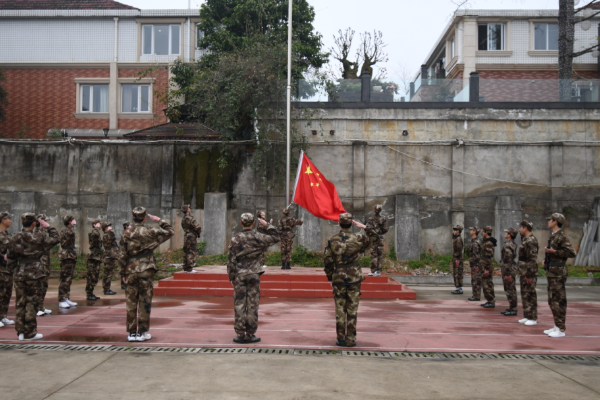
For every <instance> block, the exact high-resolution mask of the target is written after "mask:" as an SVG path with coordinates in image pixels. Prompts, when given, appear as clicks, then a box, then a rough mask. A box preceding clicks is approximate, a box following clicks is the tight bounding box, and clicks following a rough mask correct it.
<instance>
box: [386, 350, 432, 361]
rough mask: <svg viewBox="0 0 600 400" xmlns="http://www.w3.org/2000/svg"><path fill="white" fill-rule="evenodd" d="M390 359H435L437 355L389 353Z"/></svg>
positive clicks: (407, 352)
mask: <svg viewBox="0 0 600 400" xmlns="http://www.w3.org/2000/svg"><path fill="white" fill-rule="evenodd" d="M390 355H391V356H392V358H397V359H400V360H411V359H414V360H416V359H422V358H437V356H438V355H437V353H413V352H411V351H392V352H390Z"/></svg>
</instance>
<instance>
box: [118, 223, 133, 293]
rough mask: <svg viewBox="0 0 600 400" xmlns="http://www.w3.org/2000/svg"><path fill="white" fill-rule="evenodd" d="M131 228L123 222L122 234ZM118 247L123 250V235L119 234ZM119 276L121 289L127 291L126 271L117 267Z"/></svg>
mask: <svg viewBox="0 0 600 400" xmlns="http://www.w3.org/2000/svg"><path fill="white" fill-rule="evenodd" d="M130 227H131V224H130V223H129V221H125V222H123V233H125V231H127V230H128V229H129V228H130ZM119 247H120V248H121V249H122V248H123V235H122V234H121V239H119ZM119 275H121V289H123V290H127V276H126V269H125V268H124V267H119Z"/></svg>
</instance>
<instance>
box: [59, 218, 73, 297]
mask: <svg viewBox="0 0 600 400" xmlns="http://www.w3.org/2000/svg"><path fill="white" fill-rule="evenodd" d="M63 225H64V226H65V227H64V228H62V229H61V231H60V248H61V250H60V283H59V284H58V307H59V308H71V307H76V306H77V303H75V302H74V301H71V283H73V274H74V273H75V264H76V263H77V252H76V251H75V225H77V221H75V218H73V216H72V215H67V216H65V217H64V218H63Z"/></svg>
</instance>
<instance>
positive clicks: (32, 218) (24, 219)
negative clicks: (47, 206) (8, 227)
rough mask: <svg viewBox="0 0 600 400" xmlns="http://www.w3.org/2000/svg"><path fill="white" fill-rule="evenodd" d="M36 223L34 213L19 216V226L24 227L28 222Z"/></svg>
mask: <svg viewBox="0 0 600 400" xmlns="http://www.w3.org/2000/svg"><path fill="white" fill-rule="evenodd" d="M34 221H37V217H36V216H35V214H34V213H25V214H23V215H21V224H23V225H25V224H26V223H29V222H34Z"/></svg>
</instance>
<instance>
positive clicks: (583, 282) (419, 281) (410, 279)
mask: <svg viewBox="0 0 600 400" xmlns="http://www.w3.org/2000/svg"><path fill="white" fill-rule="evenodd" d="M389 277H390V278H392V279H395V280H397V281H398V282H400V283H403V284H405V285H427V286H432V285H433V286H454V278H452V276H450V275H446V276H429V275H425V276H423V275H421V276H419V275H389ZM537 283H538V285H547V284H548V279H546V278H538V281H537ZM517 284H519V277H517ZM463 285H464V287H469V286H471V277H469V276H465V278H464V279H463ZM494 285H502V278H500V277H498V276H495V277H494ZM592 285H600V278H569V279H567V286H592Z"/></svg>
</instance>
